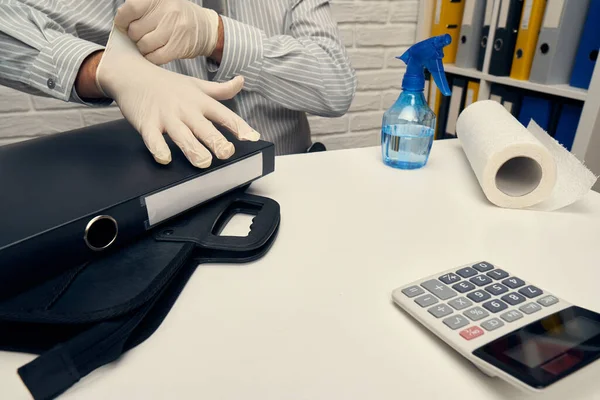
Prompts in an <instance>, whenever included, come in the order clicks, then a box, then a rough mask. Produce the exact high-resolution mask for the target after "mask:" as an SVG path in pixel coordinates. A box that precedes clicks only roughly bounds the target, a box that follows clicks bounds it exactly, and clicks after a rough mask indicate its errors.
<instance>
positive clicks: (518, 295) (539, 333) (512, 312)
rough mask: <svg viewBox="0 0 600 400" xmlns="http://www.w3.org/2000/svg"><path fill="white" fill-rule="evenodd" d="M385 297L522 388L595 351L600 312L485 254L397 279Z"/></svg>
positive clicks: (541, 384) (568, 370)
mask: <svg viewBox="0 0 600 400" xmlns="http://www.w3.org/2000/svg"><path fill="white" fill-rule="evenodd" d="M392 298H393V301H394V303H395V304H397V305H398V306H399V307H400V308H401V309H403V310H404V311H406V312H407V313H408V314H409V315H411V316H412V317H414V318H415V319H416V320H417V321H419V322H420V323H421V324H423V325H424V326H425V327H427V328H428V329H429V330H430V331H432V332H433V333H434V334H435V335H436V336H438V337H439V338H440V339H442V340H443V341H445V342H446V343H447V344H448V345H450V346H451V347H452V348H454V349H455V350H456V351H458V352H459V353H460V354H462V355H463V356H464V357H466V358H467V359H468V360H469V361H471V362H472V363H473V364H475V365H476V366H477V367H478V368H479V369H480V370H482V371H483V372H484V373H485V374H487V375H489V376H497V377H500V378H502V379H504V380H506V381H507V382H509V383H511V384H513V385H514V386H516V387H519V388H521V389H525V390H526V391H533V392H540V391H543V390H544V389H546V388H547V387H549V386H550V385H552V384H554V383H556V382H558V381H559V380H561V379H563V378H565V377H567V376H569V375H571V374H573V373H575V372H577V371H578V370H580V369H582V368H584V367H586V366H588V365H589V367H592V366H591V365H590V364H592V363H594V361H596V360H598V359H599V358H600V314H598V313H596V312H593V311H590V310H586V309H584V308H581V307H578V306H575V305H572V304H569V303H568V302H567V301H565V300H564V299H561V298H559V297H558V296H557V295H555V294H553V293H550V292H548V291H547V290H545V289H543V288H540V287H539V286H537V285H535V284H533V283H532V282H526V281H524V280H523V279H521V278H520V277H519V276H518V275H513V274H511V273H510V272H509V271H508V270H507V269H504V268H502V267H499V266H497V265H494V264H492V263H490V262H487V261H480V262H475V263H470V264H466V265H462V266H459V267H456V268H452V269H449V270H447V271H441V272H439V273H437V274H434V275H432V276H428V277H425V278H423V279H420V280H418V281H415V282H412V283H409V284H407V285H404V286H401V287H399V288H397V289H395V290H394V291H393V293H392ZM598 364H600V363H595V364H594V366H593V367H594V368H598V366H599V365H598Z"/></svg>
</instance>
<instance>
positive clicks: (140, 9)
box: [114, 0, 153, 32]
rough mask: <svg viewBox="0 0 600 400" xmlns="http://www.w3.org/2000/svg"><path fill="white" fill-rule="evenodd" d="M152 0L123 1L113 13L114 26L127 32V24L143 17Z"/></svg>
mask: <svg viewBox="0 0 600 400" xmlns="http://www.w3.org/2000/svg"><path fill="white" fill-rule="evenodd" d="M152 2H153V0H126V1H125V3H124V4H123V5H122V6H121V7H119V8H118V9H117V13H116V15H115V22H114V23H115V26H116V27H117V28H120V29H121V30H122V31H125V32H127V30H128V29H129V24H131V23H132V22H133V21H135V20H137V19H140V18H141V17H143V16H144V15H145V14H146V13H147V12H148V10H149V9H150V6H151V5H152Z"/></svg>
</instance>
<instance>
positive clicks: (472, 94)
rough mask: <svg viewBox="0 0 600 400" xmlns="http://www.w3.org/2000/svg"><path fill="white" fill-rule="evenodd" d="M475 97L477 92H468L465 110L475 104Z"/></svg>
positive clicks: (471, 90)
mask: <svg viewBox="0 0 600 400" xmlns="http://www.w3.org/2000/svg"><path fill="white" fill-rule="evenodd" d="M474 96H475V91H474V90H473V89H469V90H467V98H466V99H465V108H467V107H468V106H470V105H471V104H473V97H474Z"/></svg>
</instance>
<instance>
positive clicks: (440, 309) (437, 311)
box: [427, 304, 453, 318]
mask: <svg viewBox="0 0 600 400" xmlns="http://www.w3.org/2000/svg"><path fill="white" fill-rule="evenodd" d="M427 311H429V313H430V314H431V315H433V316H434V317H436V318H442V317H445V316H446V315H448V314H452V313H453V311H452V309H451V308H450V307H448V306H447V305H444V304H440V305H439V306H433V307H431V308H430V309H429V310H427Z"/></svg>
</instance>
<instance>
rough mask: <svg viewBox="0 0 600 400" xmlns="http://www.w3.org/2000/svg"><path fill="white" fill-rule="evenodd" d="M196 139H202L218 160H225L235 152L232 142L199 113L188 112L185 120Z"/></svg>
mask: <svg viewBox="0 0 600 400" xmlns="http://www.w3.org/2000/svg"><path fill="white" fill-rule="evenodd" d="M185 122H186V124H187V125H188V126H189V127H190V128H191V129H192V132H194V135H195V136H196V137H197V138H198V140H200V141H202V143H204V144H205V145H206V147H208V148H209V149H210V150H211V151H212V152H213V154H214V155H216V156H217V158H218V159H220V160H226V159H228V158H229V157H231V156H232V155H233V153H235V147H234V146H233V143H231V142H230V141H228V140H227V139H226V138H225V136H223V134H221V132H219V131H218V130H217V128H215V126H214V125H213V124H212V123H211V122H210V121H209V120H207V119H206V118H204V117H203V116H202V115H200V114H192V113H190V114H189V115H188V116H187V117H186V120H185Z"/></svg>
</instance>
